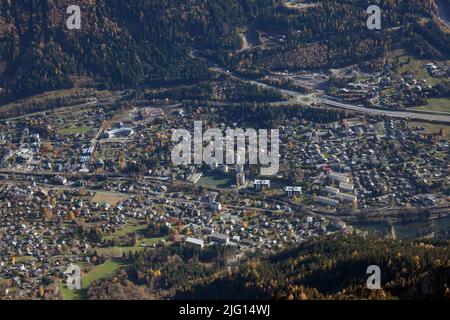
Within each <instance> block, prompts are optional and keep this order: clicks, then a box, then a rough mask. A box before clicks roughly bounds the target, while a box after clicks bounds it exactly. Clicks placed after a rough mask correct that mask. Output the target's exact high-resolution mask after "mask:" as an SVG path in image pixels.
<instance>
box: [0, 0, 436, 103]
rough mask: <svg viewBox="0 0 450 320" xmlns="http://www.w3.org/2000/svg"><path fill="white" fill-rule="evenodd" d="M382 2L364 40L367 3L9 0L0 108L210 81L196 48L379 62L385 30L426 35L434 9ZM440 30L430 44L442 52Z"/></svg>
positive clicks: (230, 60)
mask: <svg viewBox="0 0 450 320" xmlns="http://www.w3.org/2000/svg"><path fill="white" fill-rule="evenodd" d="M382 2H383V3H382V5H383V6H384V8H383V10H385V13H384V15H385V21H383V23H384V26H385V27H384V29H383V30H382V31H374V32H367V28H366V26H365V25H366V18H367V15H366V13H365V9H366V8H367V6H368V5H369V4H371V1H368V0H364V1H355V0H326V1H322V2H320V3H317V4H316V5H313V6H311V7H309V8H308V9H305V10H303V9H295V8H289V7H286V6H285V5H284V4H283V3H284V1H282V0H208V1H203V0H141V1H119V0H77V1H73V0H70V1H69V0H58V1H56V0H44V1H43V0H23V1H12V0H5V1H2V2H0V102H1V101H2V100H3V101H5V100H11V99H17V98H20V97H25V96H29V95H32V94H35V93H39V92H42V91H46V90H51V89H59V88H65V87H72V86H73V85H75V84H76V85H81V86H83V85H94V86H98V87H103V88H121V87H131V86H136V85H158V84H161V83H165V82H179V81H193V80H199V79H205V78H208V77H209V76H210V75H209V71H208V69H207V67H206V65H205V64H204V63H203V62H201V61H200V60H196V59H193V58H192V56H191V55H189V52H191V50H192V49H199V50H201V51H202V52H204V53H205V54H206V55H208V56H209V57H211V58H214V59H215V60H217V61H220V62H221V63H224V64H226V65H227V66H229V67H232V68H244V69H252V68H256V69H263V70H267V69H280V68H287V67H289V68H291V67H292V68H308V67H323V66H337V65H344V64H348V63H358V62H361V61H365V60H368V59H375V58H378V57H380V56H382V55H383V53H384V51H385V45H386V41H387V39H388V38H389V37H388V35H387V34H386V32H387V31H386V30H388V28H390V27H394V26H399V25H400V26H409V25H410V26H409V27H408V29H407V30H406V32H413V31H411V30H414V27H415V28H419V29H421V28H422V27H421V26H420V25H417V21H418V19H419V18H420V17H421V16H428V15H429V14H428V11H429V8H431V5H430V4H428V2H425V3H424V1H421V0H413V1H411V0H401V1H397V2H395V3H394V2H393V1H387V2H384V1H382ZM71 4H78V5H80V7H81V10H82V29H81V30H72V31H69V30H67V28H66V19H67V17H68V14H66V8H67V7H68V6H69V5H71ZM239 27H245V28H250V32H249V33H250V34H252V36H253V38H256V42H257V41H258V39H257V38H258V37H259V40H260V41H263V39H262V38H261V35H265V34H269V35H270V37H273V38H274V39H277V38H278V37H283V39H285V41H284V42H282V43H275V44H271V45H270V46H268V47H265V44H264V43H263V44H262V45H260V46H257V45H256V46H255V48H253V49H251V50H242V51H241V50H239V49H240V48H241V46H242V45H243V43H242V42H243V40H242V38H241V36H240V35H239V33H238V28H239ZM408 30H410V31H408ZM433 30H434V28H431V27H430V28H428V33H430V32H431V31H432V32H431V33H433V34H434V38H433V45H436V46H445V41H443V40H442V37H441V38H440V36H439V34H436V32H435V31H433ZM399 36H400V35H399ZM401 36H402V37H404V34H402V35H401ZM246 40H247V39H245V41H246ZM253 40H255V39H253ZM444 40H445V39H444ZM246 45H247V44H246ZM438 51H439V49H438V50H434V51H433V52H434V53H436V52H438Z"/></svg>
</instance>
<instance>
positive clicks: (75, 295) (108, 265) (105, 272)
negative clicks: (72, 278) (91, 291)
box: [58, 261, 125, 300]
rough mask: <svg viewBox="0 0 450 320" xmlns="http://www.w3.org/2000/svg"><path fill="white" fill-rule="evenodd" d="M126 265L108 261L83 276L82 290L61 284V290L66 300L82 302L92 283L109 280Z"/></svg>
mask: <svg viewBox="0 0 450 320" xmlns="http://www.w3.org/2000/svg"><path fill="white" fill-rule="evenodd" d="M123 266H125V264H123V263H121V262H117V261H108V262H105V263H103V264H101V265H98V266H94V267H93V268H92V269H91V270H90V271H89V272H88V273H86V274H83V275H82V276H81V287H82V289H81V290H70V289H68V288H67V287H66V285H65V283H62V282H61V283H59V285H58V286H59V289H60V290H61V293H62V297H63V299H64V300H82V299H85V298H86V289H87V288H89V286H90V285H91V284H92V282H94V281H96V280H100V279H104V278H107V277H108V276H110V275H112V274H114V273H115V272H116V271H117V270H118V269H119V268H120V267H123Z"/></svg>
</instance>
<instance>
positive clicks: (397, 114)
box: [316, 97, 450, 123]
mask: <svg viewBox="0 0 450 320" xmlns="http://www.w3.org/2000/svg"><path fill="white" fill-rule="evenodd" d="M316 101H317V102H318V103H322V104H324V105H328V106H332V107H336V108H341V109H347V110H353V111H357V112H362V113H367V114H374V115H384V116H390V117H393V118H401V119H407V118H409V119H417V120H426V121H439V122H445V123H450V115H440V114H431V113H419V112H410V111H391V110H381V109H372V108H365V107H360V106H355V105H351V104H347V103H342V102H337V101H334V100H331V99H329V98H326V97H324V98H317V99H316Z"/></svg>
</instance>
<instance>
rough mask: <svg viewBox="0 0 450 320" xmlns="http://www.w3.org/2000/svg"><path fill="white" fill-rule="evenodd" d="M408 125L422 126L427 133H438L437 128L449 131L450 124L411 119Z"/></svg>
mask: <svg viewBox="0 0 450 320" xmlns="http://www.w3.org/2000/svg"><path fill="white" fill-rule="evenodd" d="M409 126H410V127H411V128H413V127H424V128H425V132H427V133H438V132H439V130H441V129H444V130H446V131H447V132H450V126H448V125H444V124H436V123H429V122H419V121H411V122H410V123H409Z"/></svg>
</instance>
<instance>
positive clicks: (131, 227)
mask: <svg viewBox="0 0 450 320" xmlns="http://www.w3.org/2000/svg"><path fill="white" fill-rule="evenodd" d="M144 229H145V226H137V225H126V226H125V227H123V228H122V229H120V230H117V231H116V232H114V233H113V234H110V235H107V236H104V237H103V240H106V241H107V240H113V239H116V238H120V237H123V236H125V235H127V234H130V233H133V232H143V231H144Z"/></svg>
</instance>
